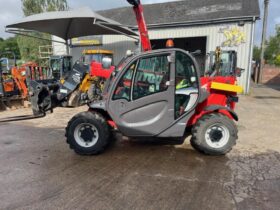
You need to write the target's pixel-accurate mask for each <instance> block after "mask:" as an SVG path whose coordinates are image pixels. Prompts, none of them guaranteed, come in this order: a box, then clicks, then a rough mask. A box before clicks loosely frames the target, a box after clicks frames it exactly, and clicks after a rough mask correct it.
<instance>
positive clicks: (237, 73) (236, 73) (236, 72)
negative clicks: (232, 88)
mask: <svg viewBox="0 0 280 210" xmlns="http://www.w3.org/2000/svg"><path fill="white" fill-rule="evenodd" d="M244 71H245V69H241V68H236V70H235V75H236V77H241V74H242V73H243V72H244Z"/></svg>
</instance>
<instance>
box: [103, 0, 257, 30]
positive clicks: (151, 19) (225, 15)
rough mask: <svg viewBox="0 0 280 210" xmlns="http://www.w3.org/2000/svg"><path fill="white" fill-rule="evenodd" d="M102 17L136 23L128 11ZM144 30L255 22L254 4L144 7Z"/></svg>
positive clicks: (217, 1)
mask: <svg viewBox="0 0 280 210" xmlns="http://www.w3.org/2000/svg"><path fill="white" fill-rule="evenodd" d="M98 13H99V14H101V15H102V16H105V17H108V18H110V19H113V20H115V21H118V22H120V23H122V24H124V25H127V26H131V27H134V26H136V24H137V23H136V20H135V18H134V14H133V10H132V8H131V7H123V8H117V9H110V10H104V11H99V12H98ZM144 15H145V19H146V22H147V24H148V26H150V27H151V26H153V25H154V26H160V25H168V24H169V25H170V24H175V23H177V24H182V23H193V24H195V23H197V22H205V21H207V22H209V21H210V22H215V21H217V22H221V21H223V22H226V21H234V20H252V19H253V18H257V19H258V18H259V16H260V9H259V2H258V0H194V1H192V0H183V1H175V2H168V3H159V4H146V5H144Z"/></svg>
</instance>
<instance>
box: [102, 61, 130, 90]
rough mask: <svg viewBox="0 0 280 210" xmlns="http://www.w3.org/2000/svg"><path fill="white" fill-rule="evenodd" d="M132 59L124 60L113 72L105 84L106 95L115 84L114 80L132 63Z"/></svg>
mask: <svg viewBox="0 0 280 210" xmlns="http://www.w3.org/2000/svg"><path fill="white" fill-rule="evenodd" d="M130 60H131V59H130V58H127V57H125V58H123V59H122V60H121V61H120V62H119V64H118V66H117V67H116V68H115V70H114V71H113V72H112V74H111V76H110V78H109V79H108V80H107V81H106V84H105V88H104V93H107V92H108V90H109V89H110V87H111V85H112V83H113V82H114V80H115V79H116V77H117V75H118V74H119V72H121V71H122V70H123V68H124V67H125V66H126V64H127V63H128V62H129V61H130Z"/></svg>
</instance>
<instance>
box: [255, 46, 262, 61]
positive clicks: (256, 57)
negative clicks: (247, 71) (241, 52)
mask: <svg viewBox="0 0 280 210" xmlns="http://www.w3.org/2000/svg"><path fill="white" fill-rule="evenodd" d="M260 57H261V49H260V48H259V47H258V46H254V49H253V60H255V61H259V60H260Z"/></svg>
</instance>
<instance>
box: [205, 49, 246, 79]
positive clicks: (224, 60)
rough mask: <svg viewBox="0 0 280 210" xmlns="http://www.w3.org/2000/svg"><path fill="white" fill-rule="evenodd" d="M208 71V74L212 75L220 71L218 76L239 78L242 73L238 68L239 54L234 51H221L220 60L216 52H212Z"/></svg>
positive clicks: (208, 60) (209, 56)
mask: <svg viewBox="0 0 280 210" xmlns="http://www.w3.org/2000/svg"><path fill="white" fill-rule="evenodd" d="M207 63H208V69H206V72H208V73H209V74H212V73H213V72H214V71H215V70H218V73H217V76H235V75H236V76H238V75H239V74H240V73H241V72H239V70H241V69H238V68H237V52H236V51H234V50H225V51H221V53H220V55H219V58H218V57H217V53H215V51H211V52H210V53H209V54H208V58H207Z"/></svg>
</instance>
